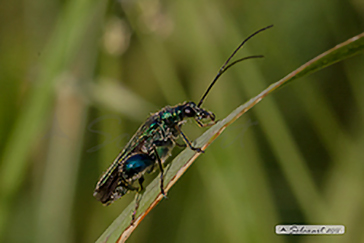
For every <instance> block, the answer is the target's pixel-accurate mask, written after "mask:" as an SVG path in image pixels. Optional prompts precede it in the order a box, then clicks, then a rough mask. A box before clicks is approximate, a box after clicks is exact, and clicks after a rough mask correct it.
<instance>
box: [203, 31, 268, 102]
mask: <svg viewBox="0 0 364 243" xmlns="http://www.w3.org/2000/svg"><path fill="white" fill-rule="evenodd" d="M271 27H273V25H269V26H267V27H265V28H262V29H260V30H258V31H256V32H254V33H253V34H251V35H250V36H249V37H248V38H246V39H245V40H244V41H243V42H242V43H241V44H240V45H239V46H238V48H236V49H235V51H234V52H233V54H231V55H230V57H229V58H228V59H227V60H226V62H225V63H224V65H222V67H221V68H220V70H219V72H218V73H217V75H216V77H215V78H214V80H213V81H212V82H211V84H210V86H209V87H208V88H207V90H206V92H205V93H204V95H203V96H202V98H201V100H200V102H198V105H197V107H200V106H201V105H202V103H203V102H204V100H205V98H206V96H207V94H208V93H209V92H210V90H211V88H212V86H214V84H215V83H216V81H217V80H218V79H219V78H220V76H221V75H222V74H223V73H224V72H225V71H226V70H228V69H229V68H230V67H232V66H233V65H235V64H236V63H238V62H241V61H244V60H247V59H252V58H262V57H263V56H261V55H258V56H248V57H244V58H241V59H238V60H236V61H234V62H232V63H230V64H229V62H230V60H231V59H232V58H233V57H234V56H235V54H236V53H237V52H238V51H239V50H240V48H241V47H242V46H243V45H244V44H245V43H246V42H247V41H248V40H249V39H250V38H252V37H253V36H255V35H256V34H258V33H260V32H262V31H264V30H266V29H269V28H271Z"/></svg>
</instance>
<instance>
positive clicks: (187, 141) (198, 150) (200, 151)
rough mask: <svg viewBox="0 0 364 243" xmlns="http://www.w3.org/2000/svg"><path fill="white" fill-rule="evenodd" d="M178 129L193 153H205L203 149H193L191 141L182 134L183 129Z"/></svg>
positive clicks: (177, 127)
mask: <svg viewBox="0 0 364 243" xmlns="http://www.w3.org/2000/svg"><path fill="white" fill-rule="evenodd" d="M176 129H177V130H178V131H179V133H180V134H181V136H182V138H183V141H184V142H185V143H186V144H187V146H188V147H189V148H190V149H192V150H193V151H197V152H199V153H204V151H203V150H202V149H201V148H196V147H193V146H192V144H191V142H190V140H189V139H188V138H187V136H186V135H185V134H184V133H183V132H182V130H181V128H180V127H179V126H176Z"/></svg>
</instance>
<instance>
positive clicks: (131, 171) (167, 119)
mask: <svg viewBox="0 0 364 243" xmlns="http://www.w3.org/2000/svg"><path fill="white" fill-rule="evenodd" d="M270 27H272V25H271V26H268V27H265V28H263V29H260V30H258V31H256V32H255V33H253V34H252V35H250V36H249V37H248V38H246V39H245V40H244V41H243V42H242V43H241V44H240V45H239V46H238V48H237V49H236V50H235V51H234V52H233V53H232V54H231V56H230V57H229V58H228V59H227V61H226V62H225V63H224V65H223V66H222V67H221V69H220V70H219V72H218V74H217V75H216V77H215V78H214V80H213V81H212V82H211V84H210V86H209V87H208V89H207V90H206V92H205V93H204V95H203V96H202V98H201V100H200V101H199V103H198V104H197V105H196V103H194V102H184V103H182V104H179V105H176V106H166V107H164V108H163V109H161V110H160V111H158V112H156V113H154V114H152V115H151V116H150V117H149V118H148V119H147V120H146V121H145V122H144V124H143V125H141V126H140V127H139V129H138V130H137V132H136V133H135V135H134V136H133V137H132V138H131V140H130V141H129V143H128V144H127V145H126V146H125V148H124V149H123V150H122V151H121V153H120V154H119V156H118V157H117V158H116V159H115V161H114V162H113V163H112V164H111V166H110V167H109V168H108V170H107V171H106V172H105V174H103V176H102V177H101V179H100V180H99V182H98V183H97V185H96V189H95V192H94V196H95V197H96V199H97V200H99V201H101V203H103V204H104V205H109V204H110V203H112V202H114V201H115V200H117V199H118V198H120V197H122V196H123V195H125V194H126V193H127V192H129V191H138V192H139V191H141V190H143V181H144V174H145V173H146V172H151V171H152V170H153V169H154V167H155V165H156V164H158V166H159V169H160V171H161V173H160V181H161V183H160V190H161V193H162V194H163V195H164V196H165V197H166V194H165V192H164V186H163V178H164V171H163V166H162V161H164V160H166V159H167V158H168V157H169V156H170V153H171V151H172V149H173V148H174V146H175V145H176V140H177V138H178V137H181V138H182V139H183V141H184V142H185V144H186V145H187V146H188V147H189V148H190V149H192V150H194V151H196V152H199V153H201V152H203V151H202V150H201V148H196V147H194V146H193V145H192V144H191V142H190V141H189V139H188V138H187V137H186V135H185V134H184V133H183V132H182V130H181V127H182V125H183V123H184V122H185V120H186V119H188V118H194V119H195V121H196V122H197V124H198V125H199V126H200V127H205V126H211V125H213V124H215V123H216V122H215V115H214V114H213V113H212V112H210V111H207V110H205V109H203V108H201V105H202V103H203V101H204V100H205V98H206V96H207V94H208V93H209V92H210V90H211V88H212V87H213V85H214V84H215V83H216V81H217V80H218V78H219V77H220V76H221V75H222V74H223V73H224V72H225V71H226V70H227V69H229V68H230V67H231V66H233V65H234V64H236V63H238V62H241V61H243V60H246V59H250V58H259V57H263V56H260V55H259V56H248V57H245V58H241V59H238V60H236V61H234V62H232V63H230V60H231V59H232V58H233V56H234V55H235V54H236V53H237V51H238V50H239V49H240V48H241V47H242V46H243V45H244V43H245V42H247V41H248V40H249V39H250V38H251V37H253V36H255V35H256V34H258V33H259V32H261V31H263V30H266V29H268V28H270ZM229 63H230V64H229ZM206 121H207V122H206ZM177 145H178V144H177ZM137 207H138V202H137V205H136V209H137ZM134 215H135V211H134V214H133V216H134Z"/></svg>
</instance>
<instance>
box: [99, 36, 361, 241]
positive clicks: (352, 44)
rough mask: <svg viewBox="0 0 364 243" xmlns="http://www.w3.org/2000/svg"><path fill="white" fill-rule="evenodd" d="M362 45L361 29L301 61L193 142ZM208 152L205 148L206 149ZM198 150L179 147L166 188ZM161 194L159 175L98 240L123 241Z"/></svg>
mask: <svg viewBox="0 0 364 243" xmlns="http://www.w3.org/2000/svg"><path fill="white" fill-rule="evenodd" d="M363 49H364V33H362V34H360V35H357V36H355V37H353V38H351V39H349V40H347V41H345V42H343V43H342V44H340V45H337V46H336V47H334V48H332V49H330V50H329V51H327V52H325V53H323V54H321V55H319V56H317V57H316V58H314V59H312V60H311V61H309V62H307V63H306V64H304V65H302V66H301V67H300V68H298V69H297V70H295V71H293V72H292V73H290V74H288V75H287V76H286V77H284V78H283V79H281V80H280V81H278V82H276V83H274V84H272V85H270V86H269V87H268V88H267V89H265V90H264V91H262V92H261V93H260V94H259V95H257V96H256V97H254V98H252V99H250V100H249V101H248V102H246V103H245V104H243V105H241V106H239V107H238V108H237V109H235V110H234V111H233V112H232V113H230V114H229V115H228V116H227V117H226V118H225V119H223V120H221V121H219V122H218V123H217V124H216V125H214V126H213V127H211V128H210V129H209V130H208V131H206V132H205V133H204V134H203V135H202V136H200V137H199V138H198V139H196V141H195V144H194V146H197V147H202V148H203V149H204V150H205V149H206V148H207V147H208V146H209V145H210V144H211V143H212V142H213V141H214V140H215V139H216V138H217V137H218V136H219V135H220V134H221V133H222V132H223V131H224V129H225V128H226V127H227V126H229V125H230V124H232V123H233V122H234V121H235V120H236V119H237V118H239V117H240V116H241V115H243V114H244V113H245V112H247V111H248V110H250V109H251V108H252V107H253V106H255V105H256V104H257V103H259V102H260V101H261V100H262V99H263V98H264V97H265V96H266V95H268V94H269V93H271V92H273V91H274V90H276V89H277V88H279V87H282V86H283V85H284V84H287V83H288V82H290V81H293V80H294V79H297V78H299V77H303V76H306V75H308V74H310V73H313V72H316V71H318V70H320V69H323V68H325V67H327V66H329V65H332V64H334V63H336V62H338V61H341V60H344V59H346V58H348V57H350V56H353V55H356V54H358V53H360V52H361V51H363ZM207 153H208V151H207ZM199 155H200V154H198V153H195V152H194V151H192V150H190V149H185V150H184V151H182V152H181V153H180V154H179V155H178V156H177V157H176V158H175V159H174V160H173V162H172V163H171V164H170V165H168V166H167V168H166V173H165V191H168V190H169V189H170V188H171V187H172V186H173V185H174V183H176V181H177V180H178V179H179V178H180V177H181V176H182V175H183V174H184V172H185V171H186V170H187V168H188V167H189V166H191V164H192V163H193V161H194V160H195V159H196V158H197V157H198V156H199ZM162 199H163V196H162V195H161V193H160V188H159V177H157V178H155V179H154V180H153V181H152V182H151V183H150V184H149V185H148V186H147V187H146V190H145V192H144V193H143V198H142V200H141V202H140V207H139V210H138V213H137V215H136V221H135V223H134V224H133V225H130V221H131V214H132V211H133V210H134V202H132V203H131V204H130V205H129V206H128V207H127V208H126V209H125V210H124V211H123V212H122V213H121V214H120V215H119V217H118V218H117V219H116V220H115V221H114V222H113V223H112V224H111V225H110V226H109V228H108V229H107V230H106V231H105V232H104V233H103V234H102V235H101V237H100V238H99V239H98V240H97V242H116V241H119V242H123V241H125V240H126V239H127V238H128V237H129V236H130V234H131V233H132V232H133V230H134V229H135V228H136V227H137V226H138V224H139V223H140V222H141V221H142V220H143V218H144V217H145V216H146V215H147V214H148V213H149V211H150V210H151V209H152V208H153V207H155V206H156V205H157V204H158V203H159V202H160V201H161V200H162Z"/></svg>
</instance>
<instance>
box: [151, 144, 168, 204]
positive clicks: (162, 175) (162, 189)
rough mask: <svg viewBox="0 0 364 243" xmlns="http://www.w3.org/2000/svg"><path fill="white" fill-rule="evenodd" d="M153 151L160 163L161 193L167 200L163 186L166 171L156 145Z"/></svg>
mask: <svg viewBox="0 0 364 243" xmlns="http://www.w3.org/2000/svg"><path fill="white" fill-rule="evenodd" d="M153 151H154V154H155V157H156V159H157V162H158V166H159V170H160V171H161V184H160V185H161V193H162V195H163V197H164V198H167V195H166V193H165V192H164V186H163V184H164V183H163V182H164V181H163V180H164V170H163V165H162V161H161V158H160V157H159V155H158V152H157V149H156V145H155V144H154V146H153Z"/></svg>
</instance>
